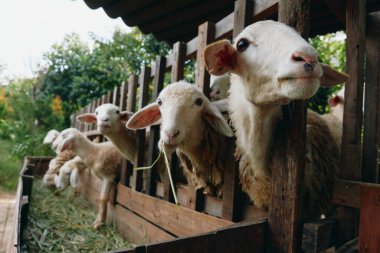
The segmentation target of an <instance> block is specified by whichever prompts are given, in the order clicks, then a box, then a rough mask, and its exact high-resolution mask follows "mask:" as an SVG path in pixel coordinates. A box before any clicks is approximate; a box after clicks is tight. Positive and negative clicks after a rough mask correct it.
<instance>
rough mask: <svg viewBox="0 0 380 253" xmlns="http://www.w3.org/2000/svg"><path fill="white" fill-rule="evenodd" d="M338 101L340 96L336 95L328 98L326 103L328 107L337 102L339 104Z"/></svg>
mask: <svg viewBox="0 0 380 253" xmlns="http://www.w3.org/2000/svg"><path fill="white" fill-rule="evenodd" d="M340 101H341V98H340V97H339V96H337V95H335V96H333V97H331V98H329V99H328V103H329V106H330V107H334V106H336V105H337V104H339V102H340Z"/></svg>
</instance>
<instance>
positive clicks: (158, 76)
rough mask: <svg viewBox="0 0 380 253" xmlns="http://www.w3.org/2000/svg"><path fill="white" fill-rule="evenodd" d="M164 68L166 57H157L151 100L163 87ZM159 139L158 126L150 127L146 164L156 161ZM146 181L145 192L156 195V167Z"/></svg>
mask: <svg viewBox="0 0 380 253" xmlns="http://www.w3.org/2000/svg"><path fill="white" fill-rule="evenodd" d="M165 67H166V57H165V56H158V57H157V59H156V68H155V73H154V79H153V94H152V98H153V99H156V98H157V97H158V94H159V93H160V91H161V90H162V88H163V87H164V77H165ZM159 139H160V126H151V127H150V136H149V146H148V164H153V162H154V161H155V160H156V159H157V156H158V153H159V150H158V146H157V143H158V140H159ZM148 172H149V174H150V175H148V177H147V180H148V179H149V185H148V188H147V192H148V193H149V195H151V196H155V195H156V188H157V187H156V186H157V165H155V166H154V167H153V168H152V169H151V170H150V171H148Z"/></svg>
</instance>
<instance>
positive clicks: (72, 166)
mask: <svg viewBox="0 0 380 253" xmlns="http://www.w3.org/2000/svg"><path fill="white" fill-rule="evenodd" d="M85 169H86V165H85V164H84V163H83V161H82V159H80V157H79V156H76V157H74V158H73V159H71V160H69V161H67V162H65V164H64V165H63V166H62V167H61V168H60V169H59V174H58V175H57V174H56V175H55V177H54V182H55V186H56V188H57V189H58V190H64V189H66V188H67V187H68V186H69V185H71V186H72V187H73V188H74V189H75V191H76V192H79V186H80V174H82V172H83V171H84V170H85Z"/></svg>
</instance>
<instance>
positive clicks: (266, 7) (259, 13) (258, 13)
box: [253, 0, 279, 22]
mask: <svg viewBox="0 0 380 253" xmlns="http://www.w3.org/2000/svg"><path fill="white" fill-rule="evenodd" d="M278 2H279V1H278V0H266V1H254V3H253V20H254V21H255V22H256V21H259V20H265V19H268V17H269V16H272V15H274V14H276V13H277V12H278Z"/></svg>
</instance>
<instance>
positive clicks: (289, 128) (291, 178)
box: [268, 0, 310, 253]
mask: <svg viewBox="0 0 380 253" xmlns="http://www.w3.org/2000/svg"><path fill="white" fill-rule="evenodd" d="M279 21H281V22H283V23H285V24H287V25H289V26H292V27H294V28H295V29H296V30H297V31H298V32H300V34H301V35H302V36H304V37H307V36H308V33H309V26H310V24H309V23H310V0H294V1H285V0H280V1H279ZM289 108H291V109H292V112H291V110H289ZM282 112H283V120H282V121H281V122H280V126H279V127H278V131H277V133H276V137H275V138H274V139H275V144H274V149H273V150H274V154H273V166H272V168H273V170H272V198H271V206H270V208H269V218H268V219H269V229H270V242H271V246H270V249H271V250H270V252H289V253H290V252H301V235H302V233H301V232H302V196H303V190H304V189H303V188H304V178H305V175H304V168H305V150H306V107H305V105H304V102H300V101H298V102H297V101H295V102H292V103H291V104H290V106H285V107H283V110H282Z"/></svg>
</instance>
